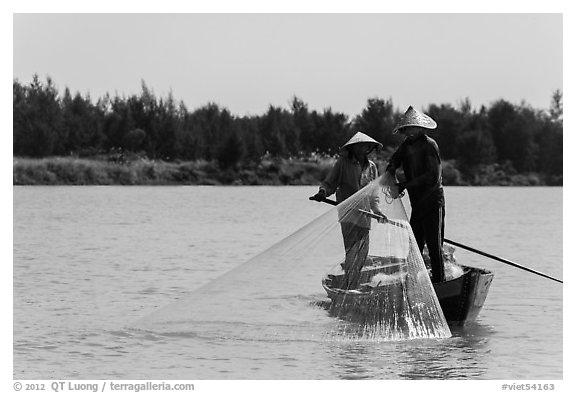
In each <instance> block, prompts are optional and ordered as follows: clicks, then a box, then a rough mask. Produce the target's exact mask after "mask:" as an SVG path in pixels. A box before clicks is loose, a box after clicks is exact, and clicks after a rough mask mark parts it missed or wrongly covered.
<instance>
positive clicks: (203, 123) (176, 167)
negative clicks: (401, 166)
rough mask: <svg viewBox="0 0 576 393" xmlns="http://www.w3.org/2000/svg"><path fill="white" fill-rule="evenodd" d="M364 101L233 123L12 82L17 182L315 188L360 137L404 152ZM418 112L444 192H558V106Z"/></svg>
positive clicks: (381, 109)
mask: <svg viewBox="0 0 576 393" xmlns="http://www.w3.org/2000/svg"><path fill="white" fill-rule="evenodd" d="M405 109H406V108H403V109H402V110H400V109H398V108H394V106H393V104H392V100H391V99H388V100H383V99H380V98H377V97H376V98H369V99H368V100H367V103H366V107H365V109H363V110H362V112H361V113H360V114H358V115H356V116H348V115H346V114H344V113H339V112H336V111H333V110H332V109H330V108H328V109H325V110H323V111H316V110H309V109H308V106H307V105H306V104H305V103H304V102H303V101H302V100H300V99H299V98H297V97H293V99H292V101H291V102H290V104H289V108H288V109H285V108H281V107H274V106H272V105H271V106H270V107H269V109H268V111H267V112H266V113H264V114H261V115H251V116H242V117H240V116H235V115H233V114H231V113H230V112H229V111H228V110H227V109H225V108H221V107H219V106H218V105H217V104H214V103H209V104H207V105H206V106H204V107H201V108H198V109H196V110H194V111H189V110H188V108H186V106H185V105H184V103H183V102H179V103H178V102H176V101H175V100H174V98H173V97H172V96H171V95H169V96H168V97H166V98H157V97H156V96H155V95H154V93H153V92H152V91H151V90H150V89H149V88H148V87H147V86H146V84H145V83H144V82H142V92H141V94H140V95H131V96H129V97H119V96H116V97H110V96H109V95H108V94H107V95H106V96H104V97H101V98H98V99H97V100H96V102H93V101H92V99H91V97H90V96H89V95H86V96H82V95H80V94H79V93H76V94H74V95H73V94H72V93H71V92H70V90H69V89H68V88H66V89H65V90H64V93H63V94H60V92H59V91H58V89H57V88H56V86H55V85H54V83H53V82H52V80H51V79H50V78H49V77H48V78H47V80H46V82H42V81H40V80H39V78H38V77H37V76H34V78H33V81H32V82H31V83H30V84H28V85H23V84H21V83H20V82H19V81H18V80H14V81H13V125H14V126H13V153H14V156H15V157H21V158H16V159H15V160H14V179H13V182H14V184H316V183H317V182H318V181H319V180H320V179H321V178H322V177H323V175H324V174H325V172H326V171H327V168H329V166H330V163H331V162H333V160H334V157H335V156H336V155H337V154H338V148H339V146H341V145H342V144H343V143H345V142H346V140H348V138H350V136H351V135H353V134H354V133H355V132H356V131H363V132H364V133H366V134H368V135H370V136H372V137H373V138H375V139H376V140H378V141H380V142H381V143H382V144H383V146H384V149H382V151H381V152H379V153H378V155H377V157H375V158H376V161H377V162H378V163H381V164H382V165H383V164H384V163H385V162H386V161H387V159H388V158H389V156H390V154H391V153H392V151H393V150H394V149H395V148H396V147H397V146H398V145H399V144H400V142H401V136H399V135H393V134H392V133H391V130H392V129H393V127H394V125H395V124H396V123H397V121H398V119H399V117H400V116H401V115H402V114H403V112H404V110H405ZM418 109H422V110H423V111H424V112H426V113H428V114H429V115H430V116H431V117H432V118H434V119H435V120H436V122H437V123H438V129H437V130H434V131H432V132H430V136H431V137H432V138H434V139H435V140H436V141H437V142H438V145H439V147H440V151H441V156H442V159H443V160H444V179H445V184H447V185H510V184H511V185H516V184H521V185H532V184H534V185H561V184H562V176H563V103H562V92H561V91H560V90H558V91H556V92H554V93H553V96H552V99H551V105H550V108H548V109H546V110H542V109H534V108H532V107H530V106H528V105H526V104H525V103H522V104H520V105H514V104H511V103H509V102H507V101H505V100H498V101H496V102H493V103H492V104H491V105H490V106H488V107H485V106H482V107H481V108H479V109H478V110H476V109H472V105H471V103H470V102H469V100H468V99H466V100H464V101H463V102H461V103H460V104H459V106H458V107H453V106H452V105H450V104H441V105H437V104H431V105H429V106H428V107H427V108H418Z"/></svg>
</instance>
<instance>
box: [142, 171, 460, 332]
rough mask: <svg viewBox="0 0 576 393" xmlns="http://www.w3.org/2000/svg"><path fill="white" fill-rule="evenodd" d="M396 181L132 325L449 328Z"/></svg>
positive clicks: (365, 192)
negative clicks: (394, 192)
mask: <svg viewBox="0 0 576 393" xmlns="http://www.w3.org/2000/svg"><path fill="white" fill-rule="evenodd" d="M390 182H391V179H390V177H389V176H388V175H384V176H382V177H380V178H378V179H376V180H374V181H373V182H371V183H370V184H368V185H367V186H366V187H364V188H363V189H361V190H360V191H359V192H357V193H356V194H354V195H353V196H351V197H350V198H348V199H347V200H346V201H344V202H342V203H341V204H339V205H338V206H335V207H332V208H328V207H327V211H326V213H324V214H323V215H321V216H320V217H318V218H317V219H315V220H313V221H312V222H310V223H309V224H307V225H306V226H304V227H303V228H301V229H299V230H298V231H296V232H294V233H293V234H291V235H290V236H288V237H287V238H285V239H283V240H281V241H280V242H278V243H277V244H275V245H273V246H272V247H270V248H269V249H267V250H265V251H263V252H262V253H260V254H258V255H256V256H255V257H253V258H252V259H250V260H248V261H247V262H245V263H243V264H241V265H240V266H238V267H236V268H235V269H233V270H231V271H230V272H228V273H226V274H224V275H223V276H221V277H219V278H218V279H216V280H214V281H213V282H210V283H208V284H206V285H204V286H203V287H201V288H199V289H197V290H195V291H193V292H192V293H191V294H190V295H188V296H186V297H184V298H183V299H180V300H178V301H176V302H174V303H172V304H169V305H167V306H165V307H163V308H160V309H159V310H157V311H155V312H153V313H151V314H150V315H148V316H146V317H144V318H142V319H141V320H139V321H137V323H135V324H134V326H132V327H133V328H137V329H142V330H146V331H152V332H157V333H161V334H191V335H194V336H208V335H210V336H213V335H218V336H219V337H227V338H230V337H236V338H241V339H252V338H257V339H263V338H267V339H270V338H277V339H298V340H307V339H313V340H317V339H329V340H330V339H336V340H339V339H359V340H378V341H386V340H406V339H417V338H446V337H450V330H449V328H448V325H447V323H446V320H445V318H444V315H443V313H442V310H441V308H440V305H439V303H438V299H437V298H436V295H435V292H434V289H433V286H432V283H431V281H430V277H429V274H428V271H427V269H426V266H425V264H424V260H423V258H422V256H421V254H420V252H419V250H418V246H417V244H416V241H415V239H414V235H413V233H412V231H411V229H410V225H409V223H408V218H407V215H406V211H405V209H404V206H403V205H402V201H401V199H392V198H391V197H390V196H389V184H390ZM311 203H313V202H311ZM380 214H383V215H384V216H385V217H386V218H385V219H383V218H382V217H381V216H380ZM327 272H328V273H327Z"/></svg>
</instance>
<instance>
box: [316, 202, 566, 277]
mask: <svg viewBox="0 0 576 393" xmlns="http://www.w3.org/2000/svg"><path fill="white" fill-rule="evenodd" d="M310 199H311V200H317V201H318V202H324V203H327V204H329V205H333V206H336V205H338V202H336V201H333V200H331V199H327V198H324V199H321V200H318V199H314V198H310ZM373 215H374V216H377V215H376V214H373ZM444 242H445V243H448V244H452V245H453V246H456V247H460V248H463V249H464V250H468V251H471V252H475V253H476V254H480V255H482V256H485V257H487V258H491V259H494V260H495V261H498V262H502V263H505V264H507V265H510V266H514V267H517V268H518V269H522V270H526V271H527V272H530V273H534V274H537V275H539V276H542V277H546V278H549V279H550V280H554V281H557V282H559V283H562V284H563V283H564V281H562V280H559V279H557V278H555V277H552V276H549V275H547V274H544V273H542V272H539V271H537V270H534V269H530V268H529V267H526V266H523V265H520V264H519V263H516V262H512V261H509V260H508V259H504V258H500V257H498V256H496V255H492V254H488V253H487V252H484V251H481V250H478V249H476V248H472V247H470V246H467V245H465V244H462V243H458V242H455V241H453V240H450V239H446V238H444Z"/></svg>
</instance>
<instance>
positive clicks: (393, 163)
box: [386, 106, 445, 282]
mask: <svg viewBox="0 0 576 393" xmlns="http://www.w3.org/2000/svg"><path fill="white" fill-rule="evenodd" d="M436 126H437V125H436V122H435V121H434V120H433V119H432V118H431V117H429V116H428V115H426V114H424V113H421V112H419V111H417V110H416V109H414V108H413V107H412V106H410V107H409V108H408V110H406V112H405V113H404V115H403V116H402V117H401V118H400V120H399V122H398V124H397V125H396V127H395V128H394V130H393V131H392V132H393V133H394V134H396V133H400V134H402V135H404V136H405V139H404V141H403V142H402V144H401V145H400V146H399V147H398V149H397V150H396V152H394V154H393V155H392V157H391V158H390V162H389V164H388V166H387V168H386V171H387V172H389V173H390V174H391V175H392V176H393V177H394V178H395V176H396V170H397V169H398V168H400V167H401V168H402V169H403V170H404V176H405V178H406V180H405V181H401V182H398V183H395V184H393V185H392V186H391V187H390V194H391V196H392V197H394V198H397V197H398V196H399V195H401V194H402V192H403V191H404V190H407V191H408V196H409V197H410V204H411V205H412V214H411V216H410V226H411V227H412V231H413V232H414V237H415V238H416V242H417V243H418V248H419V249H420V252H421V253H422V251H423V250H424V244H426V245H427V246H428V253H429V255H430V264H431V265H432V282H441V281H444V279H445V274H444V263H443V260H442V244H443V243H444V215H445V201H444V190H443V188H442V165H441V162H440V150H439V149H438V144H437V143H436V141H435V140H434V139H432V138H430V137H429V136H428V135H427V134H426V132H427V131H428V130H433V129H435V128H436Z"/></svg>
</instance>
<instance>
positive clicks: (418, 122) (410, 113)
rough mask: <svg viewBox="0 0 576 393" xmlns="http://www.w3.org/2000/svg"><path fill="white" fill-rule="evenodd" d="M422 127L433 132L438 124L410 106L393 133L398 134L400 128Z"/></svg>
mask: <svg viewBox="0 0 576 393" xmlns="http://www.w3.org/2000/svg"><path fill="white" fill-rule="evenodd" d="M410 126H415V127H422V128H428V129H429V130H433V129H435V128H436V122H435V121H434V120H432V118H431V117H430V116H428V115H425V114H424V113H421V112H418V111H417V110H416V109H414V108H412V106H410V107H409V108H408V109H407V110H406V112H405V113H404V115H403V116H402V117H401V118H400V121H399V122H398V124H396V127H394V130H393V131H392V133H393V134H396V133H397V132H398V130H399V129H400V128H403V127H410Z"/></svg>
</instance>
